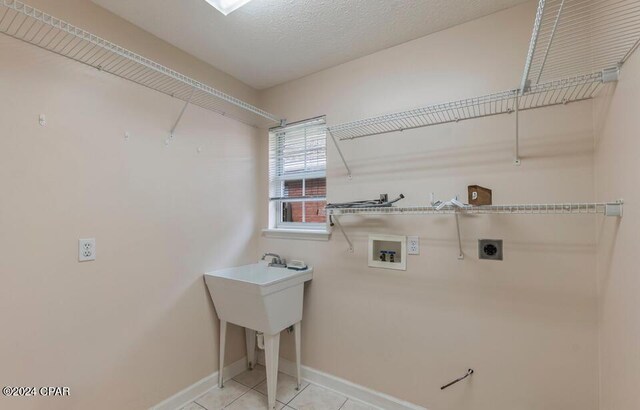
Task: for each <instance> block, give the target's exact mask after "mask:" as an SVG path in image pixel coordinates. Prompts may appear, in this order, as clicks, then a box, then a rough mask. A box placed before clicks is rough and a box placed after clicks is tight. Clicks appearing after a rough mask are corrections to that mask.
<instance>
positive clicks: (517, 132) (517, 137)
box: [513, 94, 520, 165]
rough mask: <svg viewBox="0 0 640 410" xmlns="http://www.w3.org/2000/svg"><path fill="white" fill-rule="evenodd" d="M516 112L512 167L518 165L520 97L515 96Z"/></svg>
mask: <svg viewBox="0 0 640 410" xmlns="http://www.w3.org/2000/svg"><path fill="white" fill-rule="evenodd" d="M515 110H516V148H515V149H516V152H515V159H514V160H513V165H520V96H519V95H518V94H516V98H515Z"/></svg>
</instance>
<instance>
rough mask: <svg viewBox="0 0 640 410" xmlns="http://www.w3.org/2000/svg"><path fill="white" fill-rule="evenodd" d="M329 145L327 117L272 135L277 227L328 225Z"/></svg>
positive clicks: (271, 179)
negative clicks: (285, 225) (327, 141)
mask: <svg viewBox="0 0 640 410" xmlns="http://www.w3.org/2000/svg"><path fill="white" fill-rule="evenodd" d="M326 168H327V144H326V126H325V119H324V117H321V118H314V119H312V120H307V121H301V122H298V123H294V124H291V125H288V126H286V127H278V128H273V129H271V130H270V132H269V199H270V200H271V201H272V202H275V205H276V206H275V212H277V218H276V224H277V225H282V224H301V223H303V224H304V223H306V224H308V223H324V221H325V217H324V215H323V213H322V212H321V210H322V208H324V206H325V205H326Z"/></svg>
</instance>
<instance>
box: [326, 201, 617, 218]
mask: <svg viewBox="0 0 640 410" xmlns="http://www.w3.org/2000/svg"><path fill="white" fill-rule="evenodd" d="M622 208H623V203H622V201H617V202H608V203H564V204H521V205H480V206H469V207H466V208H458V207H452V206H446V207H444V208H442V209H436V208H435V207H433V206H406V207H400V206H391V207H385V208H327V209H325V212H326V214H327V215H333V216H342V215H429V214H436V215H437V214H542V215H551V214H554V215H555V214H602V215H606V216H622Z"/></svg>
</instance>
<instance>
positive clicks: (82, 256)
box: [78, 238, 96, 262]
mask: <svg viewBox="0 0 640 410" xmlns="http://www.w3.org/2000/svg"><path fill="white" fill-rule="evenodd" d="M95 260H96V239H95V238H87V239H78V262H86V261H95Z"/></svg>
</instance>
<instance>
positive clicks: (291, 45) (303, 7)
mask: <svg viewBox="0 0 640 410" xmlns="http://www.w3.org/2000/svg"><path fill="white" fill-rule="evenodd" d="M92 1H93V2H94V3H97V4H99V5H100V6H102V7H104V8H106V9H108V10H110V11H112V12H113V13H115V14H117V15H119V16H121V17H123V18H124V19H126V20H128V21H130V22H132V23H133V24H135V25H137V26H139V27H142V28H143V29H145V30H147V31H149V32H150V33H152V34H154V35H156V36H157V37H160V38H161V39H163V40H165V41H167V42H169V43H171V44H173V45H174V46H176V47H178V48H181V49H183V50H185V51H186V52H188V53H190V54H192V55H194V56H196V57H198V58H200V59H202V60H204V61H206V62H208V63H209V64H211V65H213V66H214V67H216V68H218V69H220V70H222V71H224V72H226V73H228V74H231V75H232V76H234V77H236V78H238V79H239V80H241V81H243V82H245V83H246V84H249V85H250V86H252V87H255V88H257V89H264V88H268V87H271V86H274V85H277V84H280V83H283V82H286V81H290V80H293V79H296V78H300V77H303V76H305V75H308V74H311V73H314V72H316V71H320V70H322V69H325V68H328V67H332V66H335V65H338V64H341V63H344V62H347V61H350V60H353V59H355V58H358V57H362V56H365V55H367V54H371V53H374V52H376V51H379V50H382V49H385V48H388V47H392V46H395V45H397V44H401V43H404V42H406V41H409V40H413V39H415V38H419V37H422V36H425V35H427V34H430V33H433V32H436V31H439V30H442V29H445V28H447V27H451V26H455V25H457V24H461V23H464V22H466V21H469V20H473V19H476V18H479V17H482V16H485V15H487V14H491V13H494V12H496V11H499V10H502V9H505V8H508V7H511V6H514V5H516V4H519V3H523V2H526V1H527V0H252V1H251V2H249V3H248V4H246V5H245V6H243V7H242V8H240V9H238V10H236V11H234V12H233V13H231V14H229V15H228V16H226V17H225V16H223V15H222V14H221V13H220V12H218V11H217V10H216V9H214V8H213V7H211V6H210V5H208V4H207V3H206V2H205V1H204V0H135V1H132V0H92Z"/></svg>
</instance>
